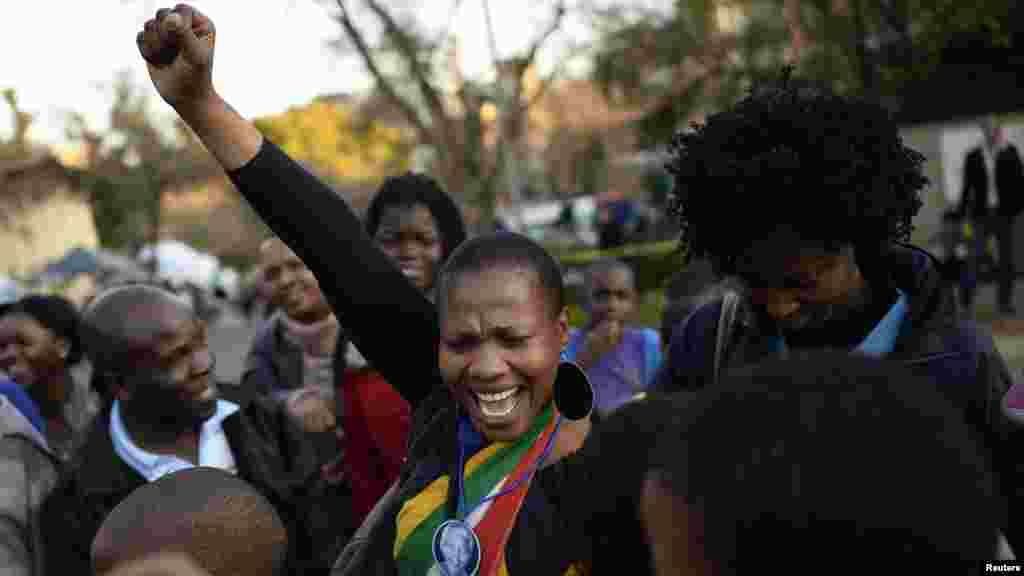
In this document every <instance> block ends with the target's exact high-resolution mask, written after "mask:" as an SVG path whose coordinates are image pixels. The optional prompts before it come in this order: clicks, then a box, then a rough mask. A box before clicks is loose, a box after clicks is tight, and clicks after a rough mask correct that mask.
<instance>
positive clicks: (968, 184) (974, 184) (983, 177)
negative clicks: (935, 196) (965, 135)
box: [958, 119, 1024, 315]
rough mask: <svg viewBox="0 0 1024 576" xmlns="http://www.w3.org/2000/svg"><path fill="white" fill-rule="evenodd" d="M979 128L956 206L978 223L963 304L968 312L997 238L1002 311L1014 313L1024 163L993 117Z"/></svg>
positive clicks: (967, 272)
mask: <svg viewBox="0 0 1024 576" xmlns="http://www.w3.org/2000/svg"><path fill="white" fill-rule="evenodd" d="M981 130H982V132H983V133H984V135H985V139H984V141H983V142H982V144H981V146H978V147H976V148H973V149H971V151H970V152H968V153H967V157H966V159H965V161H964V174H963V176H964V183H963V191H962V193H961V196H960V208H959V210H958V212H959V216H960V217H961V218H967V219H968V220H969V221H970V222H971V224H972V225H973V227H974V242H973V249H972V251H971V254H970V255H969V256H968V264H967V270H966V274H965V276H964V278H963V287H962V293H961V298H962V302H963V304H964V308H965V309H967V310H970V308H971V305H972V304H973V303H974V295H975V291H976V287H977V285H978V275H979V266H978V263H979V261H980V259H981V256H982V255H983V254H984V253H985V247H986V244H988V239H989V238H990V237H993V236H994V237H995V238H996V242H997V243H998V246H999V294H998V300H999V312H1000V314H1003V315H1013V314H1014V313H1015V310H1014V306H1013V285H1014V280H1015V278H1016V271H1015V270H1014V261H1013V258H1014V255H1013V229H1014V222H1015V221H1016V219H1017V215H1019V214H1020V211H1021V209H1022V208H1024V196H1022V195H1024V167H1022V165H1021V159H1020V154H1018V153H1017V148H1016V147H1015V146H1014V145H1013V144H1011V143H1010V142H1008V141H1006V140H1005V138H1004V137H1003V132H1002V128H1001V127H1000V126H999V125H998V124H996V122H995V121H994V120H992V119H988V120H985V121H984V122H982V124H981Z"/></svg>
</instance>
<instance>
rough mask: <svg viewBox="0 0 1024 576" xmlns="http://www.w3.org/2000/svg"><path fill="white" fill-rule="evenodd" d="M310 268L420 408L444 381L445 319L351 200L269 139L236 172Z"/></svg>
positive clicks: (369, 355)
mask: <svg viewBox="0 0 1024 576" xmlns="http://www.w3.org/2000/svg"><path fill="white" fill-rule="evenodd" d="M228 176H229V177H230V178H231V181H232V182H233V183H234V184H235V186H236V187H237V188H238V190H239V191H240V192H241V194H242V196H244V197H245V199H246V200H248V202H249V203H250V204H251V205H252V207H253V208H254V209H255V210H256V212H257V213H258V214H259V215H260V217H261V218H263V220H264V221H266V223H267V225H269V226H270V228H271V229H272V230H273V231H274V233H275V234H277V235H278V236H279V237H280V238H281V239H282V240H283V241H284V242H285V243H286V244H287V245H288V246H289V247H290V248H291V249H292V250H294V251H295V253H296V255H298V256H299V258H301V259H302V261H303V262H304V263H305V264H306V266H308V267H309V269H310V270H311V271H312V272H313V274H314V275H315V276H316V278H317V280H318V281H319V282H320V287H321V289H322V290H323V293H324V295H325V296H326V297H327V300H328V302H329V303H330V305H331V306H332V308H333V309H334V312H335V314H337V316H338V318H339V320H341V322H342V324H343V325H344V326H345V330H346V332H347V333H348V334H349V335H350V336H351V339H352V342H353V343H354V344H355V345H356V347H357V348H358V349H359V351H360V352H361V353H362V354H363V355H364V356H365V357H366V359H367V360H368V361H369V362H370V363H371V364H372V365H373V366H374V368H376V369H377V370H379V371H380V372H381V374H382V375H383V376H384V378H385V379H387V381H388V382H389V383H390V384H391V385H392V386H394V387H395V390H397V391H398V393H399V394H401V395H402V397H404V398H405V399H406V401H408V402H409V403H410V404H411V405H412V406H413V408H414V409H415V408H416V407H417V406H418V405H419V403H420V402H421V401H422V400H423V399H424V398H426V397H427V395H428V394H430V392H431V390H432V388H433V387H434V386H435V385H436V384H437V383H438V382H440V381H441V379H440V373H439V370H438V364H437V350H438V343H439V339H440V332H439V327H438V318H437V312H436V310H435V308H434V305H433V304H432V303H431V302H430V301H429V300H427V298H426V297H424V296H423V294H421V293H420V292H419V291H418V290H417V289H416V288H415V287H414V286H413V285H412V284H410V283H409V282H408V280H406V278H405V277H404V276H403V275H402V273H401V272H400V271H399V270H398V269H397V268H396V267H395V266H394V265H393V264H392V263H391V261H390V260H389V259H388V258H387V256H386V255H385V254H384V253H383V252H381V251H380V250H379V249H378V248H377V246H376V244H374V242H373V240H372V239H371V238H370V236H369V235H368V234H367V233H366V231H365V230H364V229H363V225H362V223H361V222H360V221H359V218H358V217H357V216H356V215H355V213H354V212H353V211H352V209H351V208H349V206H348V204H346V202H345V200H344V199H342V198H341V197H340V196H339V195H338V194H336V193H335V192H334V191H333V190H331V188H329V187H328V186H327V185H325V184H324V183H323V182H321V181H320V180H319V179H317V178H316V177H315V176H313V175H312V174H310V173H309V172H308V171H306V169H304V168H303V167H302V166H300V165H299V164H298V163H296V162H295V161H294V160H292V159H291V158H289V157H288V156H287V155H286V154H285V153H284V152H283V151H282V150H281V149H280V148H278V147H277V146H276V145H274V144H273V143H272V142H270V141H268V140H266V139H264V140H263V145H262V147H261V148H260V151H259V153H258V154H257V155H256V157H255V158H253V159H252V160H251V161H249V162H248V163H247V164H246V165H244V166H242V167H241V168H239V169H237V170H232V171H229V172H228Z"/></svg>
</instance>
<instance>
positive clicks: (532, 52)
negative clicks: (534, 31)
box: [523, 0, 565, 68]
mask: <svg viewBox="0 0 1024 576" xmlns="http://www.w3.org/2000/svg"><path fill="white" fill-rule="evenodd" d="M564 19H565V0H559V2H558V6H556V7H555V16H554V17H553V18H552V19H551V23H550V24H549V25H548V27H547V28H546V29H545V30H544V33H542V34H541V35H540V36H538V37H537V39H536V40H534V41H533V44H530V48H529V50H527V51H526V56H524V57H523V62H524V64H525V67H526V68H528V67H529V66H530V65H531V64H533V61H534V59H535V58H537V52H539V51H540V49H541V48H542V47H543V46H544V44H546V43H547V41H548V39H550V38H551V36H553V35H554V34H555V32H558V29H559V28H561V27H562V20H564Z"/></svg>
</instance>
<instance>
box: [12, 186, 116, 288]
mask: <svg viewBox="0 0 1024 576" xmlns="http://www.w3.org/2000/svg"><path fill="white" fill-rule="evenodd" d="M10 216H11V221H12V222H13V226H11V227H10V228H9V229H2V228H0V247H2V249H0V274H9V275H11V276H24V275H28V274H31V273H34V272H38V271H39V269H40V268H42V267H43V266H45V265H46V264H48V263H49V262H50V261H51V260H56V259H58V258H60V257H62V256H64V254H65V253H66V252H67V251H68V250H70V249H72V248H74V247H76V246H82V247H85V248H96V247H97V245H98V244H99V239H98V236H97V234H96V226H95V224H94V222H93V219H92V210H91V209H90V208H89V205H88V204H86V202H85V201H84V200H82V199H81V198H78V197H75V196H71V195H70V194H68V193H66V192H62V191H58V192H54V193H53V195H51V196H49V197H48V198H47V199H46V200H45V201H43V202H41V203H38V204H32V205H31V207H30V208H28V209H25V210H19V211H18V212H17V213H15V214H11V215H10Z"/></svg>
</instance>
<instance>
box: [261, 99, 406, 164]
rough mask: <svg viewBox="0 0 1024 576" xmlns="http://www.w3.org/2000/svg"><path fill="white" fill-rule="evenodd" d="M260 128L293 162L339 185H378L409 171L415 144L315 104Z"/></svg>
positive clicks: (344, 111) (340, 109)
mask: <svg viewBox="0 0 1024 576" xmlns="http://www.w3.org/2000/svg"><path fill="white" fill-rule="evenodd" d="M256 126H257V127H258V128H259V129H260V131H262V132H263V134H264V135H265V136H266V137H267V138H269V139H270V140H271V141H273V142H274V143H275V144H277V145H278V146H280V147H281V148H283V149H284V150H285V151H286V152H288V154H290V155H291V156H292V157H293V158H295V159H296V160H299V161H303V162H306V163H308V164H310V165H311V166H312V167H313V168H315V169H316V170H318V171H319V172H320V173H321V174H322V175H324V176H326V177H328V178H330V179H332V180H335V181H336V182H338V183H360V182H368V181H376V180H380V179H382V178H383V177H385V176H387V175H389V174H393V173H396V172H401V171H404V170H408V167H409V163H410V158H411V151H412V143H411V142H410V141H409V140H408V139H407V138H406V137H405V136H404V134H403V133H402V131H401V130H400V129H399V128H393V127H388V126H383V125H381V124H379V123H377V122H360V121H358V120H357V119H356V118H355V117H354V115H353V113H352V110H351V109H350V108H349V107H347V106H345V105H343V104H337V103H333V102H325V101H314V102H313V103H311V104H308V105H306V106H303V107H295V108H291V109H289V110H288V111H286V112H284V113H283V114H280V115H277V116H272V117H268V118H261V119H258V120H256Z"/></svg>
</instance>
